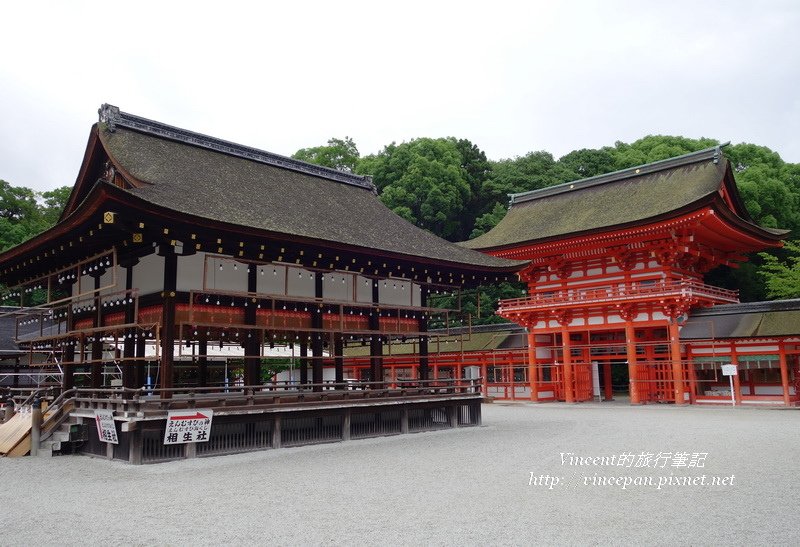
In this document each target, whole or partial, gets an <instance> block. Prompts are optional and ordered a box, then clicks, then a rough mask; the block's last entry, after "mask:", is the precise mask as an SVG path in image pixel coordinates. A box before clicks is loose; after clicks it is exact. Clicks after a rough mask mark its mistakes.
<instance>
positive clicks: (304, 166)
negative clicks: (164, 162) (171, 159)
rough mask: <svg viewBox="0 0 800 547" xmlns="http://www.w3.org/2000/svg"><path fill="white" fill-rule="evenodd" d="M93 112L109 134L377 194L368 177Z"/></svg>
mask: <svg viewBox="0 0 800 547" xmlns="http://www.w3.org/2000/svg"><path fill="white" fill-rule="evenodd" d="M97 113H98V115H99V116H100V122H101V123H105V124H106V125H107V126H108V130H109V131H111V132H112V133H113V132H114V131H115V130H116V127H117V126H119V127H126V128H128V129H133V130H134V131H139V132H142V133H148V134H151V135H155V136H158V137H162V138H167V139H170V140H174V141H178V142H182V143H185V144H190V145H192V146H198V147H201V148H207V149H209V150H214V151H216V152H221V153H223V154H228V155H229V156H237V157H240V158H245V159H248V160H252V161H256V162H259V163H265V164H267V165H272V166H274V167H281V168H284V169H291V170H292V171H298V172H301V173H305V174H308V175H315V176H318V177H322V178H326V179H330V180H333V181H335V182H341V183H344V184H349V185H352V186H358V187H360V188H364V189H365V190H369V191H371V192H373V193H375V194H377V187H376V186H375V183H373V182H372V178H371V177H369V176H365V175H356V174H355V173H347V172H345V171H339V170H338V169H332V168H330V167H323V166H321V165H314V164H311V163H307V162H304V161H300V160H296V159H294V158H290V157H287V156H281V155H280V154H275V153H273V152H267V151H265V150H260V149H258V148H253V147H251V146H245V145H243V144H237V143H234V142H231V141H226V140H223V139H219V138H217V137H211V136H209V135H204V134H202V133H196V132H194V131H189V130H188V129H181V128H179V127H174V126H171V125H167V124H165V123H162V122H158V121H155V120H150V119H148V118H143V117H141V116H136V115H134V114H129V113H127V112H122V111H121V110H120V109H119V107H117V106H114V105H110V104H108V103H104V104H103V105H102V106H101V107H100V109H99V110H98V111H97Z"/></svg>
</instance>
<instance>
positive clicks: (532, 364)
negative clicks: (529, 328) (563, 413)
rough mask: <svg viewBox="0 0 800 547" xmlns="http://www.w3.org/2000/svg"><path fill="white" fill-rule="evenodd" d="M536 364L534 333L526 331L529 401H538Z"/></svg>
mask: <svg viewBox="0 0 800 547" xmlns="http://www.w3.org/2000/svg"><path fill="white" fill-rule="evenodd" d="M538 368H539V367H537V366H536V335H535V334H533V333H532V332H529V333H528V382H529V383H530V386H531V401H534V402H537V403H538V402H539V371H538Z"/></svg>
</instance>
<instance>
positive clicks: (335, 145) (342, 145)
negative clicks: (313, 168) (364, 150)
mask: <svg viewBox="0 0 800 547" xmlns="http://www.w3.org/2000/svg"><path fill="white" fill-rule="evenodd" d="M292 157H293V158H294V159H296V160H301V161H307V162H308V163H314V164H316V165H322V166H324V167H330V168H332V169H338V170H339V171H347V172H352V171H355V168H356V164H357V163H358V160H359V157H360V155H359V153H358V148H357V147H356V143H355V142H353V139H351V138H350V137H345V138H344V139H337V138H331V139H328V144H327V145H325V146H314V147H312V148H301V149H300V150H298V151H297V152H295V153H294V154H292Z"/></svg>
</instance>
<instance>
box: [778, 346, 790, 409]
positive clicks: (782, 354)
mask: <svg viewBox="0 0 800 547" xmlns="http://www.w3.org/2000/svg"><path fill="white" fill-rule="evenodd" d="M778 359H779V362H780V365H781V385H782V386H783V404H785V405H786V406H789V367H788V366H787V363H786V346H785V345H783V343H781V344H780V345H779V346H778Z"/></svg>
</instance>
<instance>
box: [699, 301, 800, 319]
mask: <svg viewBox="0 0 800 547" xmlns="http://www.w3.org/2000/svg"><path fill="white" fill-rule="evenodd" d="M795 310H800V298H790V299H786V300H763V301H761V302H740V303H738V304H721V305H719V306H714V307H712V308H705V309H700V310H696V311H692V313H691V316H692V317H698V316H699V317H704V316H710V315H734V314H737V315H738V314H743V313H758V312H762V313H763V312H776V311H795Z"/></svg>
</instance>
